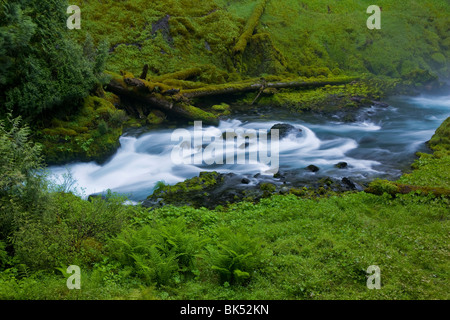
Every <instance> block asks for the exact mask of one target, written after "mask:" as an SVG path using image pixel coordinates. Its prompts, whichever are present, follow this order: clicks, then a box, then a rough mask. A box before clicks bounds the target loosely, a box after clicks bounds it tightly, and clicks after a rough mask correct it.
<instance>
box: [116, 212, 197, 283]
mask: <svg viewBox="0 0 450 320" xmlns="http://www.w3.org/2000/svg"><path fill="white" fill-rule="evenodd" d="M201 247H202V240H200V238H199V237H198V236H197V235H196V234H195V233H193V232H191V231H188V230H187V228H186V225H185V223H184V221H183V220H174V221H171V223H170V224H162V223H160V224H158V225H156V226H150V225H144V226H143V227H140V228H138V229H137V230H133V229H130V230H124V231H123V232H122V233H121V234H119V235H118V236H117V238H114V239H112V240H111V241H110V242H109V244H108V250H109V253H110V256H111V257H113V258H114V259H115V260H116V261H117V262H119V263H120V264H121V265H122V266H123V267H125V268H131V271H130V272H131V273H132V274H133V275H134V276H137V277H139V278H140V279H141V280H142V281H144V283H146V284H147V285H150V284H157V285H167V284H170V283H174V282H177V281H180V279H181V278H183V277H186V276H190V275H192V274H194V273H195V272H196V271H195V270H196V269H195V259H196V256H197V254H198V253H199V251H200V249H201Z"/></svg>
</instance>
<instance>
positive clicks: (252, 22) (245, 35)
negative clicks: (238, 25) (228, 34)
mask: <svg viewBox="0 0 450 320" xmlns="http://www.w3.org/2000/svg"><path fill="white" fill-rule="evenodd" d="M266 3H267V0H261V1H259V3H258V4H257V5H256V7H255V9H254V10H253V13H252V15H251V16H250V18H249V19H248V21H247V24H246V25H245V28H244V31H243V32H242V34H241V36H240V37H239V40H238V41H237V43H236V45H235V46H234V48H233V53H234V54H235V55H236V54H242V53H243V52H244V50H245V48H246V46H247V42H248V41H249V39H250V37H251V36H252V34H253V31H254V30H255V28H256V27H257V25H258V24H259V20H260V18H261V16H262V14H263V12H264V9H265V7H266Z"/></svg>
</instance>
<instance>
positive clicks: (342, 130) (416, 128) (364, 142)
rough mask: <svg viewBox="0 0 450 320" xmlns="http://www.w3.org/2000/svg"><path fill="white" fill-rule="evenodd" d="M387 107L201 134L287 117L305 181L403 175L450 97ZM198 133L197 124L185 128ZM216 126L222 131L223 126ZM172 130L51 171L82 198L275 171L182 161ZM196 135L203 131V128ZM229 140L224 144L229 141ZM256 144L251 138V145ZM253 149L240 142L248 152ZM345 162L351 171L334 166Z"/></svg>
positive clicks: (285, 161)
mask: <svg viewBox="0 0 450 320" xmlns="http://www.w3.org/2000/svg"><path fill="white" fill-rule="evenodd" d="M388 102H389V103H390V104H391V106H390V107H388V108H382V107H371V108H364V109H363V110H361V111H360V112H359V114H358V117H359V119H360V120H359V121H357V122H355V123H350V124H349V123H343V122H339V121H335V119H320V118H319V119H318V118H317V117H312V116H304V115H300V114H299V115H294V114H278V115H277V114H275V115H273V117H272V118H273V119H274V120H269V121H267V120H265V118H266V117H265V116H264V117H262V116H261V115H252V116H248V115H247V116H246V115H241V116H238V117H237V118H235V119H231V120H227V121H221V122H220V124H219V125H218V127H211V126H204V127H203V134H206V133H208V132H217V131H218V130H219V131H220V132H225V131H227V130H238V129H241V130H244V131H245V130H250V129H254V130H256V131H258V130H266V131H268V130H270V128H271V127H272V126H273V125H275V124H278V123H287V124H290V125H293V126H294V127H295V128H297V129H300V130H301V134H289V135H288V136H286V137H284V138H283V139H280V141H279V166H280V171H281V172H291V173H294V174H295V175H298V179H299V181H301V180H307V179H308V178H311V177H316V176H330V177H333V178H342V177H344V176H345V177H351V178H354V179H359V180H364V179H372V178H374V177H393V178H395V177H398V176H399V175H400V174H401V173H402V170H405V169H407V168H408V167H409V165H410V163H411V162H412V161H413V160H414V154H415V152H417V151H425V150H426V147H425V145H424V143H425V142H426V141H427V140H429V139H430V138H431V137H432V135H433V134H434V132H435V130H436V128H437V127H439V125H440V124H441V123H442V122H443V121H444V120H445V119H446V118H447V117H448V116H450V96H443V97H426V96H420V97H415V98H411V97H394V98H392V99H391V100H390V101H388ZM184 129H186V130H187V131H189V132H190V133H192V135H193V136H194V128H193V127H192V126H191V127H186V128H184ZM217 129H218V130H217ZM173 132H174V130H171V129H156V130H152V131H150V132H148V133H140V134H131V133H126V134H124V135H123V136H122V137H121V138H120V148H119V149H118V150H117V152H116V153H115V154H114V155H113V156H112V157H111V158H110V159H109V160H108V161H107V162H106V163H105V164H103V165H99V164H97V163H95V162H89V163H81V162H78V163H71V164H68V165H64V166H53V167H50V168H49V170H50V172H51V174H52V179H53V180H54V181H55V182H56V183H60V182H62V181H63V176H64V175H67V173H68V172H70V175H71V177H72V178H73V179H74V180H76V184H75V185H74V187H76V188H77V191H78V193H79V194H81V195H82V196H87V195H90V194H95V193H102V192H105V191H106V190H108V189H110V190H111V191H113V192H118V193H122V194H126V195H127V196H128V197H129V199H130V200H133V201H140V200H143V199H145V198H146V197H147V196H148V195H150V194H151V193H152V192H153V189H154V187H155V185H156V183H157V182H158V181H164V182H165V183H167V184H175V183H177V182H180V181H184V180H185V179H188V178H192V177H194V176H197V175H198V174H199V173H200V172H201V171H219V172H223V173H227V172H233V173H238V174H247V175H254V174H257V173H259V174H262V175H264V174H271V175H273V172H271V171H270V170H269V166H268V165H267V164H264V163H262V162H260V161H247V162H246V163H245V164H237V163H231V164H230V163H229V164H227V163H225V164H212V165H206V164H205V163H203V164H201V165H199V164H194V163H187V164H176V163H175V162H174V161H173V157H172V152H173V150H174V148H175V147H176V146H177V145H179V142H178V141H173V139H172V135H173ZM197 134H198V133H197ZM224 143H226V142H224ZM252 147H254V146H253V145H251V144H250V146H249V148H250V149H251V148H252ZM204 148H205V145H204V144H197V145H196V144H195V143H193V144H192V150H191V152H192V156H193V154H194V153H195V152H201V151H202V150H204ZM249 148H245V147H241V148H240V149H239V148H236V150H237V152H243V153H244V154H247V155H248V152H249V151H250V152H251V151H252V150H249ZM339 162H346V163H347V164H348V167H347V168H346V169H338V168H336V167H335V165H336V164H337V163H339ZM311 164H312V165H315V166H317V167H319V168H320V171H319V172H317V173H313V172H310V171H308V170H305V167H307V166H309V165H311Z"/></svg>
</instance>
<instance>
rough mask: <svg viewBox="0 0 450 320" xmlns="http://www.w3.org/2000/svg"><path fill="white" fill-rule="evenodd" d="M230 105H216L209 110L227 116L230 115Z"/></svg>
mask: <svg viewBox="0 0 450 320" xmlns="http://www.w3.org/2000/svg"><path fill="white" fill-rule="evenodd" d="M230 108H231V107H230V105H229V104H226V103H221V104H216V105H213V106H212V107H211V109H212V110H213V111H214V112H215V113H217V114H218V115H222V116H227V115H230V114H231V111H230Z"/></svg>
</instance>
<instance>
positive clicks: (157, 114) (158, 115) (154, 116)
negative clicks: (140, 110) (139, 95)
mask: <svg viewBox="0 0 450 320" xmlns="http://www.w3.org/2000/svg"><path fill="white" fill-rule="evenodd" d="M165 118H166V116H165V114H164V113H162V112H161V111H159V110H153V111H151V112H150V113H149V115H148V116H147V122H148V123H149V124H161V123H163V122H164V120H165Z"/></svg>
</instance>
